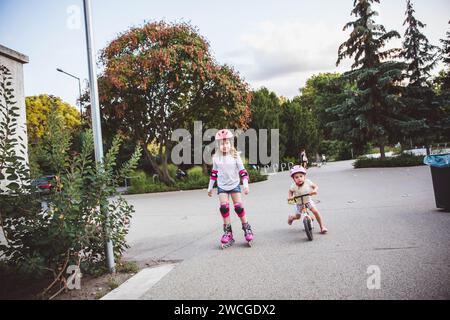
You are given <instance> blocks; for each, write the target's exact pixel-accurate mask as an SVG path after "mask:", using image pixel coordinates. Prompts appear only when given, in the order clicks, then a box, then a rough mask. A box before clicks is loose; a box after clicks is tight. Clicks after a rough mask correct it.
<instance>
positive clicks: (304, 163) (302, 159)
mask: <svg viewBox="0 0 450 320" xmlns="http://www.w3.org/2000/svg"><path fill="white" fill-rule="evenodd" d="M300 165H301V166H302V167H303V168H305V169H306V168H308V157H307V156H306V151H305V149H304V148H302V149H300Z"/></svg>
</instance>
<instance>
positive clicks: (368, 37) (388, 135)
mask: <svg viewBox="0 0 450 320" xmlns="http://www.w3.org/2000/svg"><path fill="white" fill-rule="evenodd" d="M374 2H376V3H379V0H354V4H353V5H354V8H353V10H352V15H355V16H356V20H355V21H351V22H349V23H347V24H346V25H345V26H344V31H345V30H347V29H348V28H353V30H352V32H351V34H350V37H349V39H348V40H347V41H345V42H344V43H342V44H341V46H340V47H339V52H338V60H337V62H336V64H337V65H339V64H340V62H341V61H342V60H343V59H344V58H351V57H354V63H353V65H352V70H351V71H349V72H346V73H344V74H343V76H342V78H343V80H345V81H351V82H353V83H354V84H355V87H356V89H352V90H348V97H347V99H346V100H345V101H344V103H342V104H339V105H337V106H334V107H332V108H330V109H329V111H330V112H333V113H335V114H336V115H337V116H338V117H339V119H338V120H337V121H334V122H331V123H330V126H331V127H332V128H333V132H334V133H335V134H336V135H338V136H339V135H340V136H342V137H345V138H346V140H351V141H354V142H357V143H359V144H360V143H361V142H362V141H363V142H373V143H375V144H376V145H377V146H378V147H379V148H380V153H381V157H382V158H384V157H385V152H384V147H385V146H386V145H387V144H388V143H395V142H396V140H397V139H398V136H399V132H402V130H404V127H411V126H415V125H417V121H413V120H412V119H411V118H410V117H408V116H406V115H405V114H404V112H403V111H404V109H405V105H404V104H403V103H402V99H401V95H400V94H401V87H400V86H399V83H400V82H401V80H402V78H403V75H402V73H403V70H404V69H405V67H406V66H405V64H404V63H402V62H397V61H392V60H390V59H392V58H396V57H398V55H399V53H400V49H396V48H394V49H385V48H384V47H385V45H386V43H387V42H388V41H389V40H391V39H392V38H400V35H399V33H398V32H397V31H386V29H385V27H384V26H383V25H379V24H376V23H375V21H374V17H375V16H377V15H378V13H377V12H376V11H374V10H373V9H372V4H373V3H374Z"/></svg>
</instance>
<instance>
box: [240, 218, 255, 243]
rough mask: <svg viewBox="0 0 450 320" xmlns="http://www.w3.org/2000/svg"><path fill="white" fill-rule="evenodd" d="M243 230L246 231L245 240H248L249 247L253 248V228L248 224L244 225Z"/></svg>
mask: <svg viewBox="0 0 450 320" xmlns="http://www.w3.org/2000/svg"><path fill="white" fill-rule="evenodd" d="M242 230H244V236H245V240H247V243H248V245H249V246H250V247H251V246H252V244H253V232H252V228H251V226H250V225H249V224H248V223H244V224H243V225H242Z"/></svg>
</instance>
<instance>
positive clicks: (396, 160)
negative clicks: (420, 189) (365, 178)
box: [353, 153, 423, 168]
mask: <svg viewBox="0 0 450 320" xmlns="http://www.w3.org/2000/svg"><path fill="white" fill-rule="evenodd" d="M420 165H423V156H416V155H412V154H409V153H403V154H401V155H399V156H397V157H390V158H384V159H381V158H367V157H361V158H359V159H358V160H356V161H355V162H354V163H353V166H354V167H355V168H376V167H411V166H420Z"/></svg>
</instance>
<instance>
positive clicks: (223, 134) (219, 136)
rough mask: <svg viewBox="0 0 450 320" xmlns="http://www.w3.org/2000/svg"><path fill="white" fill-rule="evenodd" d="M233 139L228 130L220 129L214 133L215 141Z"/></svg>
mask: <svg viewBox="0 0 450 320" xmlns="http://www.w3.org/2000/svg"><path fill="white" fill-rule="evenodd" d="M231 138H233V133H232V132H231V131H230V130H228V129H221V130H219V131H217V133H216V140H226V139H231Z"/></svg>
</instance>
